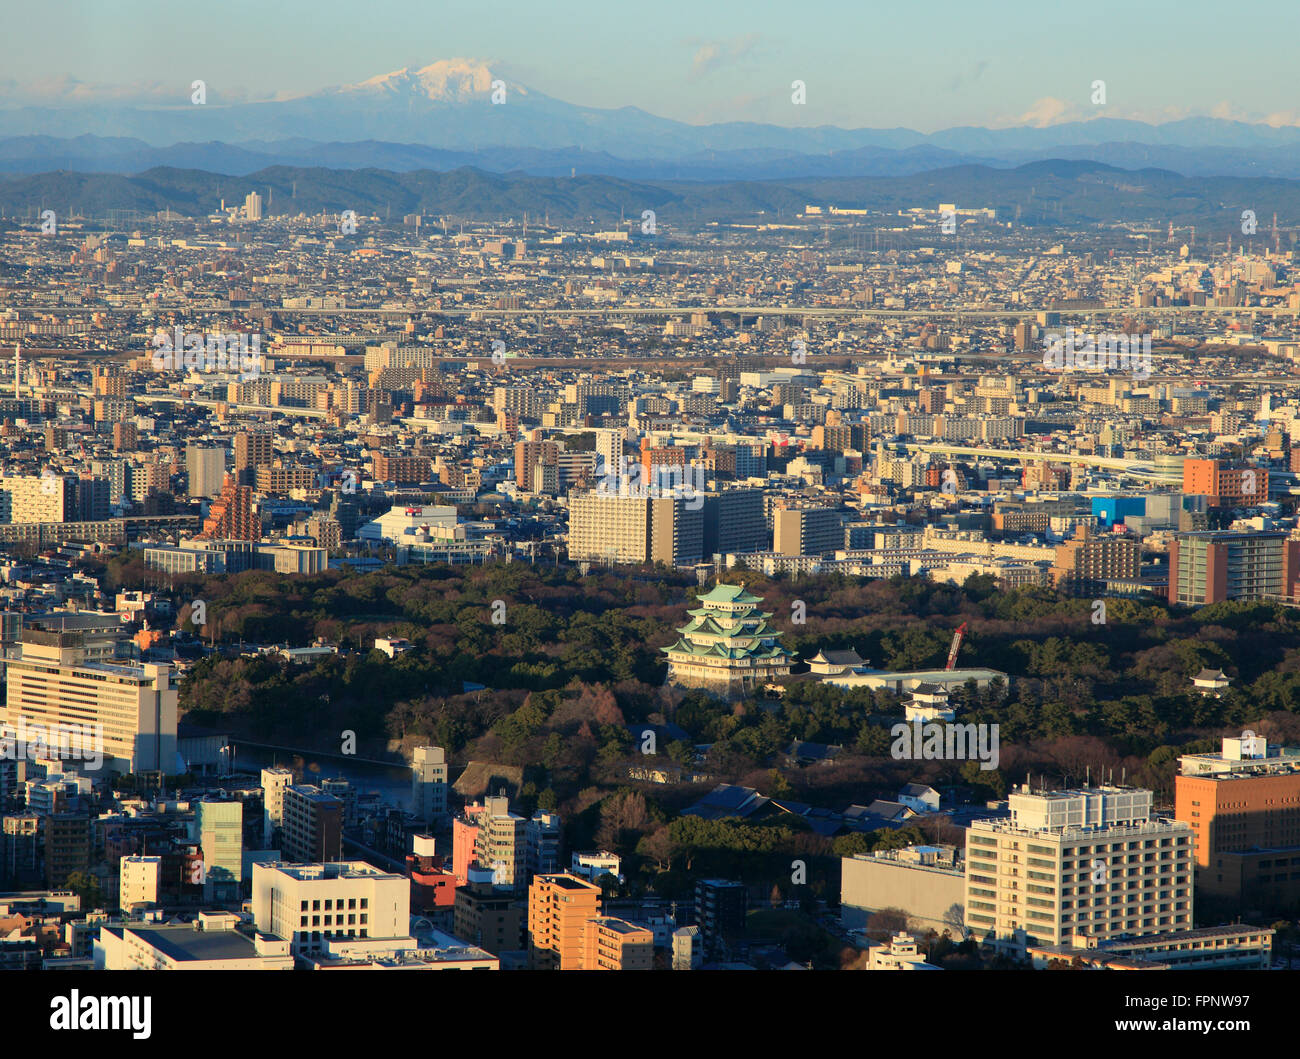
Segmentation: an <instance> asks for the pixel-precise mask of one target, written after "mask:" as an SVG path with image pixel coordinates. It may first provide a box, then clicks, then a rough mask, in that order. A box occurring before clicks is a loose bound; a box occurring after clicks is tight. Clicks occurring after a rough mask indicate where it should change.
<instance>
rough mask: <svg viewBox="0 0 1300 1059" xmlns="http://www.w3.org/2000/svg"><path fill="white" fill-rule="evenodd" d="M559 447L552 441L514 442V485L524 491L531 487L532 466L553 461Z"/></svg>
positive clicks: (556, 456) (529, 490) (558, 451)
mask: <svg viewBox="0 0 1300 1059" xmlns="http://www.w3.org/2000/svg"><path fill="white" fill-rule="evenodd" d="M559 453H560V447H559V445H557V444H556V443H555V442H554V441H516V442H515V485H517V486H518V487H519V488H520V489H523V490H524V491H526V492H531V491H532V488H533V468H534V467H536V466H537V465H538V464H539V463H555V461H556V459H557V458H558V456H559Z"/></svg>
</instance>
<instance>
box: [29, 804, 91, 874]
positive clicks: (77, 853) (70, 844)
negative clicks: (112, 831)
mask: <svg viewBox="0 0 1300 1059" xmlns="http://www.w3.org/2000/svg"><path fill="white" fill-rule="evenodd" d="M42 825H43V829H44V832H45V836H44V837H45V885H46V886H48V887H50V888H52V889H58V888H62V887H63V886H66V885H67V881H68V876H69V875H72V874H73V873H74V872H81V873H82V874H84V873H86V872H88V871H90V859H91V858H90V854H91V846H92V843H93V839H94V827H93V824H92V821H91V819H90V817H89V815H87V814H86V813H80V812H66V813H49V814H48V815H46V816H45V817H44V818H43V821H42Z"/></svg>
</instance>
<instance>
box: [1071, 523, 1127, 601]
mask: <svg viewBox="0 0 1300 1059" xmlns="http://www.w3.org/2000/svg"><path fill="white" fill-rule="evenodd" d="M1141 570H1142V546H1141V544H1139V543H1138V542H1137V541H1136V540H1134V539H1133V538H1131V537H1122V536H1119V535H1117V534H1109V533H1107V534H1097V533H1094V532H1093V529H1092V527H1091V526H1089V525H1087V524H1086V523H1083V524H1080V525H1079V526H1078V527H1077V528H1076V529H1075V534H1074V538H1073V539H1072V540H1068V541H1066V542H1065V543H1064V544H1060V545H1058V546H1057V548H1056V561H1055V563H1054V564H1053V566H1052V580H1053V582H1054V583H1055V584H1056V586H1057V587H1058V588H1061V589H1064V590H1066V591H1069V592H1079V593H1086V592H1096V591H1099V590H1101V589H1104V587H1105V585H1106V582H1108V581H1136V580H1137V579H1138V578H1139V576H1140V575H1141Z"/></svg>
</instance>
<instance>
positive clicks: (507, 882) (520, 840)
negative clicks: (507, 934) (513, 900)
mask: <svg viewBox="0 0 1300 1059" xmlns="http://www.w3.org/2000/svg"><path fill="white" fill-rule="evenodd" d="M483 806H484V809H483V812H482V813H481V814H480V815H479V817H478V835H477V837H476V839H475V843H474V861H475V863H476V864H477V865H478V866H479V867H480V868H486V869H489V870H491V872H492V884H493V886H495V887H496V888H497V889H499V890H522V889H523V888H524V886H526V885H527V877H528V836H527V831H526V827H527V824H528V821H527V820H526V819H525V818H524V817H522V816H520V815H519V814H518V813H512V812H511V811H510V800H509V799H508V798H505V797H495V798H484V799H483Z"/></svg>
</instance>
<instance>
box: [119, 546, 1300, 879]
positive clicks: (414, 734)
mask: <svg viewBox="0 0 1300 1059" xmlns="http://www.w3.org/2000/svg"><path fill="white" fill-rule="evenodd" d="M135 567H138V559H137V558H135V557H132V556H118V557H116V558H114V559H113V560H111V561H110V562H109V564H108V568H107V570H106V571H105V572H106V574H107V578H108V581H109V583H110V584H130V583H132V582H133V581H134V583H137V584H138V583H140V580H141V571H139V570H138V569H135ZM723 580H726V581H730V582H733V583H734V582H739V581H742V580H743V581H745V582H746V584H747V586H748V587H749V588H750V589H751V590H752V591H754V592H757V593H758V594H760V595H761V596H763V598H764V600H765V609H767V610H770V611H771V612H772V613H773V615H774V618H773V623H774V624H775V625H776V626H777V628H779V629H782V630H784V632H785V642H786V644H787V646H788V647H789V648H790V649H791V650H793V651H794V652H795V653H796V654H797V655H798V656H799V657H800V658H802V659H806V658H808V657H811V656H812V655H813V654H815V653H816V652H817V650H818V649H834V648H849V647H852V648H855V649H856V650H857V651H858V653H859V654H860V655H861V656H862V657H863V658H865V659H867V660H868V662H869V663H870V665H871V666H872V667H873V668H879V669H888V670H914V669H927V668H929V669H935V668H942V667H943V665H944V661H945V658H946V656H947V652H948V648H949V644H950V642H951V639H952V633H953V630H954V628H955V627H956V626H957V625H959V624H961V623H962V622H965V623H967V634H966V637H965V641H964V643H963V645H962V649H961V654H960V657H959V661H958V666H959V667H960V668H970V667H978V668H988V669H994V670H998V671H1001V672H1003V673H1005V674H1007V677H1008V681H1007V683H1006V684H1003V683H1002V682H1001V681H997V682H994V683H993V684H992V685H990V686H987V687H985V688H982V689H981V688H977V687H976V686H975V684H974V682H973V681H972V682H969V683H968V684H967V686H965V687H964V688H960V689H958V690H957V692H956V694H955V695H954V697H953V698H954V701H955V702H956V703H957V705H958V706H959V709H960V712H959V720H960V721H962V722H964V723H965V722H977V723H978V722H986V723H989V724H994V723H996V724H998V725H999V727H1000V742H1001V760H1000V768H998V769H997V770H992V771H982V770H980V769H979V768H978V766H977V764H976V763H973V762H959V761H957V762H954V761H895V760H893V759H892V758H891V757H890V754H889V746H890V742H891V739H890V733H889V728H890V726H891V725H893V724H896V723H898V722H899V721H900V720H901V719H902V707H901V704H900V702H899V701H898V699H897V697H896V696H894V695H892V694H890V693H887V692H883V691H873V690H871V689H868V688H854V689H839V688H835V687H832V686H829V685H826V684H822V683H820V682H818V681H817V680H815V679H811V680H810V679H807V678H806V677H805V678H802V679H800V678H798V677H797V676H796V677H795V678H794V679H792V680H790V681H789V682H788V683H787V684H786V687H785V689H784V694H783V695H782V696H781V697H780V698H775V697H756V698H752V699H750V700H747V701H742V702H723V701H720V700H718V699H714V698H711V697H710V696H708V695H706V694H704V693H703V692H700V691H696V690H683V689H678V688H669V687H666V686H665V676H666V664H665V661H664V656H663V654H662V652H661V651H660V648H661V647H664V646H666V645H668V644H671V643H672V642H673V641H674V640H675V638H676V632H675V630H676V628H677V627H679V626H680V625H682V624H683V623H684V622H685V620H686V614H685V612H686V608H687V607H688V606H689V605H690V604H691V602H692V600H693V598H694V593H695V591H697V588H698V586H697V585H696V583H695V580H694V578H693V577H688V576H686V575H683V574H681V573H679V572H675V571H668V570H665V569H662V568H650V567H645V568H639V569H635V570H630V569H626V568H624V569H620V570H617V571H612V570H593V571H591V572H590V573H589V574H588V575H586V576H582V575H580V574H579V573H578V572H577V571H576V570H574V569H572V568H547V567H535V566H529V565H526V564H523V563H495V564H489V565H485V566H473V567H446V566H424V567H396V566H390V567H387V568H385V569H383V570H381V571H378V572H373V573H346V572H339V571H330V572H328V573H324V574H321V575H317V576H297V577H289V576H282V575H277V574H274V573H271V572H267V571H253V572H248V573H243V574H237V575H229V576H225V575H223V576H208V577H189V578H177V579H175V580H174V581H173V582H172V583H171V584H170V585H169V588H170V590H171V592H172V595H173V598H174V600H175V602H176V604H177V606H178V610H179V611H180V614H181V622H182V629H183V630H185V631H186V632H187V633H190V634H192V635H193V639H194V642H193V645H192V647H193V649H194V653H195V654H196V655H197V656H199V660H198V661H197V662H196V663H195V664H194V665H193V666H192V668H190V669H189V670H188V672H187V674H186V676H185V678H184V681H183V684H182V689H181V708H182V712H183V714H184V716H185V719H186V720H188V721H190V722H192V723H197V724H203V725H207V726H210V727H213V728H217V729H220V730H223V731H227V732H230V733H232V734H234V735H236V736H242V737H244V738H248V739H261V740H265V741H267V742H278V743H289V744H292V745H298V746H310V747H314V748H315V749H322V750H326V749H329V748H331V746H332V747H335V748H336V747H337V745H338V739H339V733H340V732H342V731H344V730H349V731H353V732H355V733H356V734H357V737H358V740H359V745H360V747H361V748H362V751H363V752H364V753H365V754H366V755H367V756H374V757H388V758H394V759H395V758H396V756H397V755H398V754H399V753H400V752H401V751H403V750H406V749H409V747H410V746H412V745H415V744H417V743H424V742H430V743H435V744H437V745H440V746H443V747H445V748H446V749H447V751H448V753H449V755H450V756H451V759H452V761H453V763H456V764H461V765H463V764H464V763H466V762H468V761H469V760H479V761H491V762H498V763H502V764H509V765H517V766H522V767H523V768H524V778H525V783H524V784H523V788H522V790H521V792H520V795H521V808H523V809H524V810H526V811H529V812H531V811H532V809H533V808H537V807H541V808H547V809H557V810H558V811H560V812H561V814H562V815H563V816H564V817H565V820H566V827H567V828H568V829H569V831H570V834H569V835H567V836H566V838H567V844H568V845H569V846H570V848H586V844H587V843H599V844H600V845H601V846H604V847H607V848H610V849H614V850H615V851H617V852H620V853H622V854H623V855H625V856H626V857H629V858H631V862H632V863H633V864H634V865H635V866H636V869H637V870H638V871H640V872H641V873H642V875H641V878H642V879H643V880H645V881H647V882H648V883H649V884H650V885H652V886H653V887H654V888H655V889H656V890H658V891H660V892H664V893H674V892H677V891H678V890H679V889H681V888H682V887H683V886H685V885H686V875H685V873H686V872H688V871H689V872H691V873H692V874H698V873H699V872H700V871H708V872H713V873H719V874H722V875H730V876H732V877H737V876H743V877H745V878H747V879H751V878H752V879H767V880H773V879H775V880H777V881H778V884H779V885H781V883H780V880H782V879H788V878H789V876H790V868H789V865H790V862H791V859H792V858H799V857H802V858H804V859H805V860H806V861H807V862H808V865H809V872H808V885H809V887H810V888H811V889H812V891H813V892H819V891H823V890H825V889H826V887H827V885H828V883H831V882H833V880H835V879H837V877H838V872H837V870H836V868H835V863H836V860H835V858H837V857H839V856H843V855H847V854H849V853H853V852H867V851H869V850H870V849H873V848H878V847H877V846H876V845H873V843H880V842H897V841H901V839H900V838H898V837H894V836H904V837H909V838H910V839H911V840H916V839H918V838H919V837H920V832H917V834H915V835H910V836H909V835H908V832H907V831H885V832H873V833H870V834H867V835H861V834H853V835H849V836H841V837H837V838H833V839H827V838H823V837H821V836H820V835H817V834H814V833H812V832H811V831H810V830H808V828H807V825H806V824H804V823H803V821H802V820H801V818H800V817H799V816H798V815H796V814H793V813H782V814H778V815H775V816H768V817H765V818H764V819H763V820H761V821H758V822H741V821H731V820H723V821H706V820H703V819H700V818H696V817H690V816H686V817H684V816H682V815H681V811H682V809H684V808H685V807H687V806H688V805H690V804H691V803H692V802H694V801H695V800H697V799H698V798H699V797H701V796H702V795H703V794H704V793H706V792H707V791H708V790H709V789H710V788H711V787H712V786H713V784H715V783H717V782H732V783H742V784H745V785H748V786H752V787H755V788H757V789H758V790H760V791H761V792H762V793H764V794H766V795H768V796H770V797H773V798H776V799H778V800H787V801H796V802H802V803H807V804H811V805H814V806H819V807H824V808H831V809H836V810H839V809H843V808H845V807H847V806H848V805H850V804H860V805H865V804H869V803H870V802H871V801H872V800H874V799H876V798H885V799H893V798H894V797H895V796H896V793H897V791H898V789H899V788H900V787H901V786H902V785H903V784H904V783H906V782H909V781H917V782H923V783H928V784H931V785H933V786H935V787H937V788H940V789H945V790H949V791H951V792H953V793H954V794H955V795H957V796H958V797H959V798H960V799H965V800H968V801H974V802H976V803H980V802H982V801H984V800H987V799H990V798H997V797H1004V796H1005V794H1006V792H1007V790H1008V788H1009V786H1010V785H1011V784H1012V783H1021V782H1023V781H1024V780H1025V779H1026V778H1027V777H1032V779H1033V782H1034V783H1035V784H1037V783H1038V782H1039V780H1040V778H1041V780H1042V781H1043V782H1046V783H1049V784H1050V783H1056V782H1072V783H1080V782H1083V781H1084V779H1085V777H1091V778H1092V779H1093V780H1094V781H1096V780H1098V779H1099V778H1102V777H1106V778H1109V777H1110V776H1112V775H1113V777H1114V779H1115V780H1116V781H1119V780H1120V779H1121V777H1123V778H1125V779H1127V781H1128V782H1135V783H1139V784H1142V785H1144V786H1148V787H1151V788H1152V789H1154V790H1155V791H1156V793H1157V800H1158V802H1164V803H1168V801H1169V800H1170V798H1171V797H1172V789H1173V775H1174V771H1175V768H1176V762H1177V757H1178V755H1179V754H1181V753H1187V752H1193V751H1198V750H1206V749H1209V748H1211V747H1214V746H1216V745H1217V739H1218V738H1219V737H1220V736H1221V735H1223V734H1226V733H1228V732H1240V731H1241V730H1242V729H1243V728H1246V727H1250V728H1253V729H1254V730H1256V731H1258V732H1260V733H1261V734H1263V735H1266V736H1268V737H1269V738H1270V739H1275V740H1286V741H1290V742H1295V741H1297V740H1298V739H1300V716H1297V714H1298V713H1300V611H1297V610H1295V609H1291V608H1287V607H1284V606H1281V605H1279V604H1275V603H1270V602H1232V603H1220V604H1215V605H1213V606H1209V607H1204V608H1200V609H1197V610H1184V609H1179V608H1172V607H1170V606H1169V605H1167V604H1165V603H1164V602H1163V601H1159V600H1152V599H1132V600H1130V599H1109V600H1107V601H1106V614H1105V617H1106V620H1105V622H1104V623H1096V622H1094V616H1095V615H1096V613H1097V611H1096V609H1095V608H1094V607H1093V605H1092V600H1090V599H1081V598H1070V597H1067V596H1063V595H1061V594H1059V593H1057V592H1055V591H1053V590H1050V589H1044V588H1021V589H1014V590H1004V589H1002V588H999V587H998V586H997V585H996V584H994V583H993V582H992V581H991V580H989V579H987V578H978V577H974V578H971V579H970V580H969V581H967V582H966V584H964V585H961V586H956V585H940V584H935V583H932V582H929V581H925V580H920V579H894V580H887V581H886V580H881V581H867V582H863V581H860V580H857V579H852V578H845V577H841V576H838V575H829V576H815V577H805V578H801V579H798V580H790V579H787V578H782V577H777V578H767V577H764V576H762V575H761V574H757V573H755V572H752V571H741V570H733V571H728V572H724V574H723ZM199 599H202V600H204V601H205V603H206V611H207V614H206V619H207V621H206V624H205V625H204V626H202V627H201V628H194V627H193V626H192V625H191V624H190V607H189V606H188V604H190V603H191V602H192V601H194V600H199ZM498 601H499V603H498ZM797 601H800V602H802V603H803V604H804V608H800V609H805V608H806V622H805V623H804V624H801V625H795V624H793V623H792V622H791V620H790V618H791V615H792V613H794V612H795V610H794V604H795V603H796V602H797ZM494 616H495V617H497V618H498V621H496V622H494V620H493V619H494ZM376 637H404V638H406V639H408V640H409V641H411V643H412V644H413V650H411V651H410V652H408V653H406V654H402V655H399V656H398V657H397V658H395V659H389V658H388V657H386V656H385V655H383V654H381V653H380V652H378V651H376V650H374V649H373V644H374V640H375V638H376ZM316 641H325V642H328V643H331V644H335V645H337V646H338V647H339V653H338V654H336V655H331V656H328V657H326V658H324V659H323V660H321V661H317V662H315V663H313V664H310V665H297V664H293V663H291V662H289V661H287V660H285V659H283V658H281V657H279V656H276V655H273V654H257V653H256V652H255V651H252V650H251V648H252V647H253V646H264V645H274V644H288V645H299V646H302V645H308V644H311V643H313V642H316ZM200 644H202V645H203V647H209V646H211V647H212V648H213V650H210V651H202V652H201V651H200V650H199V645H200ZM797 668H799V667H797ZM1204 668H1209V669H1221V670H1223V671H1224V673H1226V674H1227V675H1228V676H1229V677H1230V678H1231V680H1232V685H1231V687H1230V688H1229V689H1228V690H1227V691H1226V692H1225V693H1224V694H1222V695H1221V696H1220V697H1218V698H1214V697H1206V696H1203V695H1202V694H1200V693H1199V692H1197V691H1195V690H1194V689H1193V687H1192V684H1191V678H1192V677H1193V676H1194V675H1195V674H1196V673H1197V672H1199V671H1200V670H1201V669H1204ZM667 723H671V724H672V725H675V726H677V728H679V729H681V730H682V731H683V732H684V733H685V738H680V737H679V738H676V739H670V740H667V741H666V742H665V743H664V744H663V745H660V746H659V747H658V748H657V749H658V753H659V755H660V760H662V761H663V762H664V763H665V764H669V765H672V766H674V767H675V769H676V770H679V771H674V772H673V774H672V776H671V777H670V779H671V780H672V781H673V782H669V783H665V784H649V783H644V782H635V781H633V780H632V779H630V778H629V774H628V767H627V766H628V763H629V762H631V761H633V760H636V759H637V758H639V757H640V754H639V752H638V751H639V748H638V746H637V745H636V744H635V743H634V740H633V736H632V733H631V732H630V731H629V728H628V726H629V725H641V724H657V725H658V724H667ZM306 733H310V734H306ZM796 740H802V741H811V742H815V743H826V744H833V745H835V746H838V747H841V748H842V749H841V751H840V752H839V753H838V755H837V756H835V757H834V759H833V760H832V761H831V762H830V763H824V764H817V765H809V766H804V767H799V766H798V765H796V764H794V763H793V762H792V761H791V760H790V759H788V758H787V757H786V754H785V751H786V749H787V748H788V747H789V746H790V744H791V743H792V742H794V741H796ZM692 779H694V780H695V782H692ZM913 830H915V829H913ZM929 840H932V841H933V840H943V836H942V835H934V834H931V835H929ZM790 889H793V888H790Z"/></svg>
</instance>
